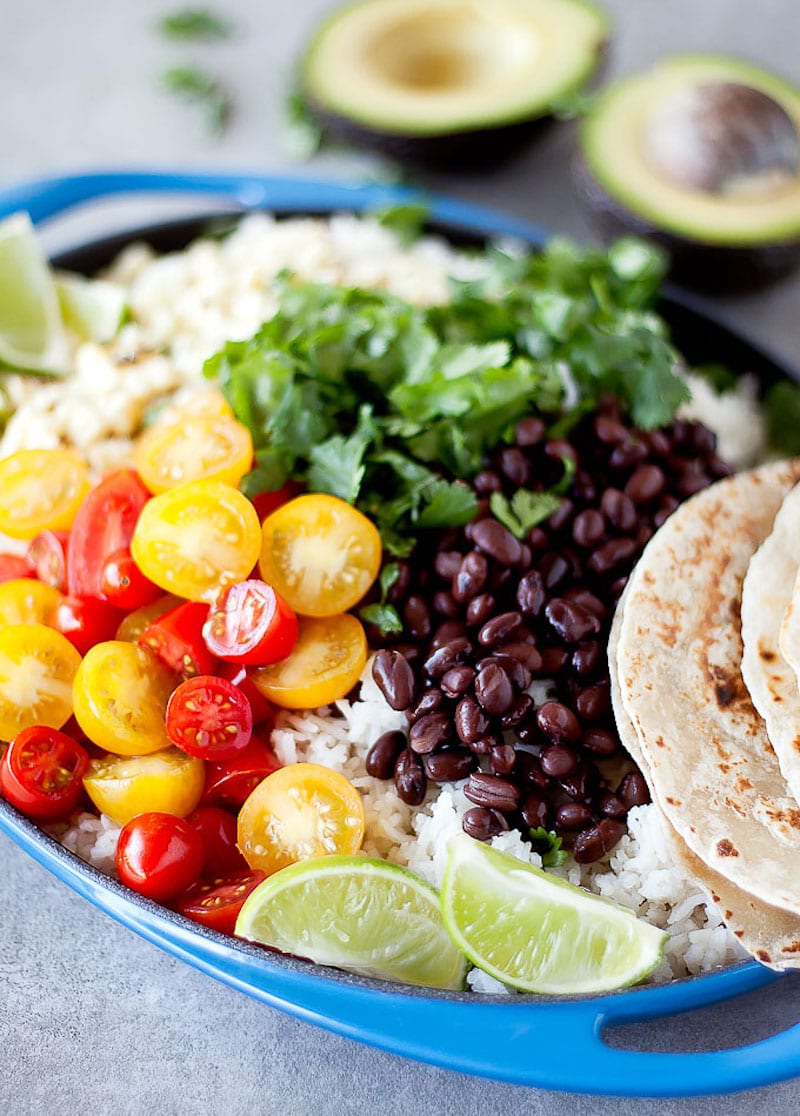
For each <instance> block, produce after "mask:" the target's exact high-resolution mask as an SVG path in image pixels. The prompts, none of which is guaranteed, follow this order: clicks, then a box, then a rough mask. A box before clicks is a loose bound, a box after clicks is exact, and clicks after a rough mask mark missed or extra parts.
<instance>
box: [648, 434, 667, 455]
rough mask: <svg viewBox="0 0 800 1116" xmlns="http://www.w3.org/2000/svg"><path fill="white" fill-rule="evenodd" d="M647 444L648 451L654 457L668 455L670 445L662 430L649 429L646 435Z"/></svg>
mask: <svg viewBox="0 0 800 1116" xmlns="http://www.w3.org/2000/svg"><path fill="white" fill-rule="evenodd" d="M646 440H647V444H648V446H649V447H650V452H651V453H652V454H655V456H656V457H668V456H669V454H670V451H671V450H672V446H671V445H670V440H669V438H668V437H667V435H666V434H665V433H664V431H663V430H651V431H649V432H648V434H647V435H646Z"/></svg>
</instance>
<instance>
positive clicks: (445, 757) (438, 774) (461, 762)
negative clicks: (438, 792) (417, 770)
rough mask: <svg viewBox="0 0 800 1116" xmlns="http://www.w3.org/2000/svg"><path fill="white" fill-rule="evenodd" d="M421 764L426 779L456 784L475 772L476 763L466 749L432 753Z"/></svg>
mask: <svg viewBox="0 0 800 1116" xmlns="http://www.w3.org/2000/svg"><path fill="white" fill-rule="evenodd" d="M422 762H423V765H424V767H425V771H426V773H427V775H428V778H429V779H433V781H434V783H457V782H459V781H460V780H461V779H466V777H467V776H468V775H470V774H471V773H472V772H473V771H474V770H475V766H476V764H477V762H478V761H477V759H476V757H475V756H474V755H473V754H472V752H470V751H468V749H466V748H447V749H445V750H444V751H441V752H432V753H431V754H430V755H427V756H425V757H424V759H423V761H422Z"/></svg>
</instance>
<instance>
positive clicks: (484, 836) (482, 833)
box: [461, 806, 508, 841]
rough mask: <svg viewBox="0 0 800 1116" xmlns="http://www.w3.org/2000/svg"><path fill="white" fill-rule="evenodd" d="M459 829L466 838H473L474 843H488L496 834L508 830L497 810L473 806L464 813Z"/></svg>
mask: <svg viewBox="0 0 800 1116" xmlns="http://www.w3.org/2000/svg"><path fill="white" fill-rule="evenodd" d="M461 827H462V829H463V830H464V832H465V833H466V834H467V836H468V837H473V838H474V839H475V840H476V841H489V840H491V838H492V837H496V836H497V834H498V833H504V832H505V831H506V830H507V829H508V822H507V821H506V819H505V818H504V817H503V815H502V814H501V813H500V812H499V811H498V810H487V809H486V807H485V806H473V807H472V809H471V810H467V811H466V812H465V814H464V816H463V818H462V819H461Z"/></svg>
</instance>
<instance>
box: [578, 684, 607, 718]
mask: <svg viewBox="0 0 800 1116" xmlns="http://www.w3.org/2000/svg"><path fill="white" fill-rule="evenodd" d="M610 707H611V705H610V700H609V690H608V686H607V684H606V683H605V682H597V683H596V684H595V685H594V686H587V687H586V689H585V690H581V692H580V693H579V694H577V696H576V697H575V712H576V713H577V714H578V716H579V717H580V719H581V720H582V721H601V720H602V719H603V717H605V716H606V714H607V713H608V712H609V709H610Z"/></svg>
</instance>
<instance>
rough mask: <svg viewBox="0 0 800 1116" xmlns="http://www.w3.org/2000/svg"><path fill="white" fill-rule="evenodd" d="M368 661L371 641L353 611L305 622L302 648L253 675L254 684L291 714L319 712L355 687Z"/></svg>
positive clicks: (301, 626) (301, 629)
mask: <svg viewBox="0 0 800 1116" xmlns="http://www.w3.org/2000/svg"><path fill="white" fill-rule="evenodd" d="M366 662H367V637H366V635H365V634H364V629H363V627H362V626H361V624H360V623H359V621H358V620H356V618H355V616H352V615H351V614H350V613H349V612H345V613H343V614H342V615H341V616H330V617H328V618H327V619H326V620H311V619H308V618H306V617H303V616H301V617H300V635H299V637H298V640H297V646H296V647H295V649H294V651H293V652H292V653H291V655H290V656H289V657H288V659H284V660H283V661H282V662H280V663H274V664H273V665H272V666H265V667H259V668H258V669H257V670H254V671H253V672H252V674H251V675H250V678H251V680H252V682H253V685H254V686H256V688H257V689H258V690H260V691H261V693H262V694H263V695H264V697H265V698H267V699H268V700H269V701H271V702H273V703H274V704H275V705H280V706H283V707H284V708H285V709H316V708H317V707H318V706H320V705H330V703H331V702H332V701H338V700H339V698H343V697H344V696H345V694H347V693H349V691H350V690H351V689H352V688H353V686H355V684H356V682H357V681H358V679H359V677H360V675H361V672H362V670H363V669H364V666H365V664H366Z"/></svg>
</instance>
